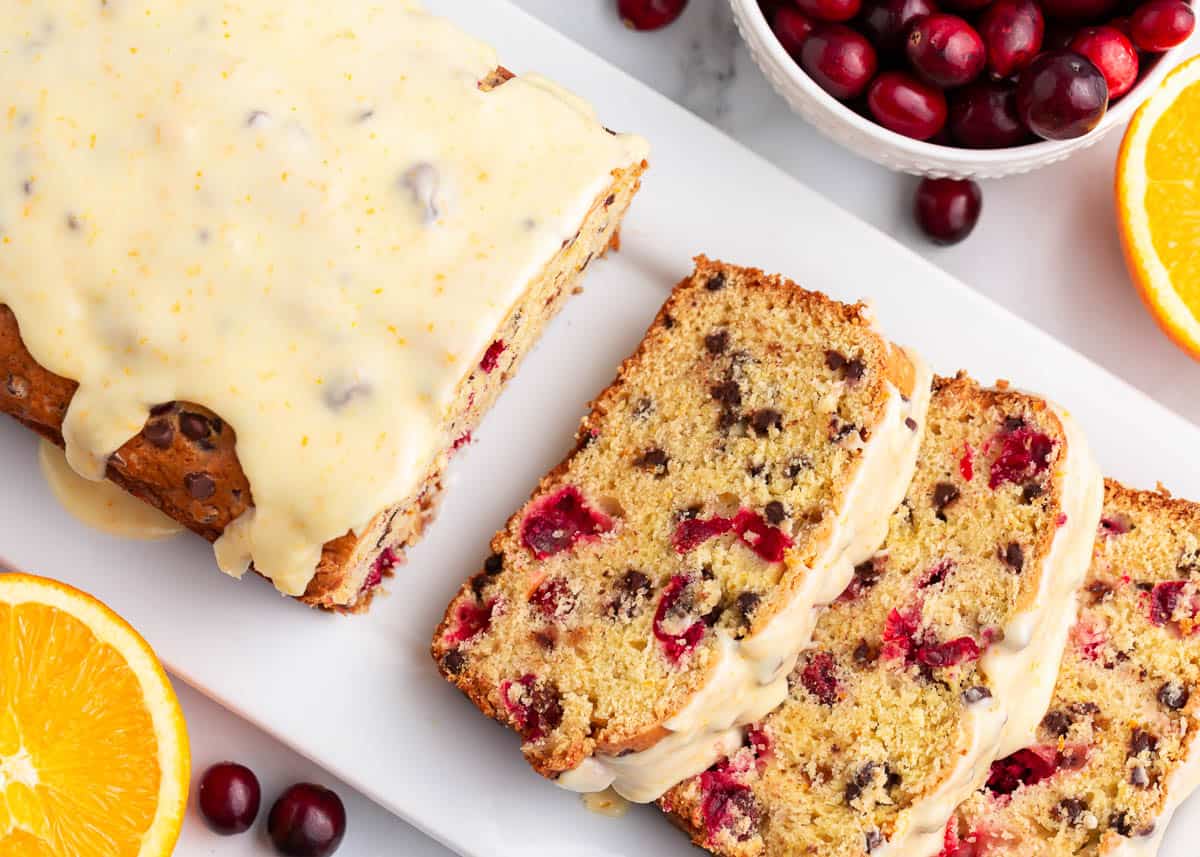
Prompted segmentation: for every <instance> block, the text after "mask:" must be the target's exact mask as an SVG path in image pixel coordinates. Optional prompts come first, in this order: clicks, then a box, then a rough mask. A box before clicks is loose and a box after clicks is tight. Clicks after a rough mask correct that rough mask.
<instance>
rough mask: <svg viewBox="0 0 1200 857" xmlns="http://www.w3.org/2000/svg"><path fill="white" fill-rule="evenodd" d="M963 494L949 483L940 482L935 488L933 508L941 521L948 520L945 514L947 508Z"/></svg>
mask: <svg viewBox="0 0 1200 857" xmlns="http://www.w3.org/2000/svg"><path fill="white" fill-rule="evenodd" d="M961 493H962V492H960V491H959V490H958V488H956V487H955V486H954V485H952V484H951V483H949V482H939V483H938V484H937V485H935V486H933V508H934V509H936V510H937V516H938V518H939V519H941V520H943V521H944V520H946V516H945V515H944V514H943V512H944V511H945V509H946V507H947V506H949V505H950V504H951V503H953V502H954V501H955V500H957V499H958V498H959V496H960V495H961Z"/></svg>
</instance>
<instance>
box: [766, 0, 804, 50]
mask: <svg viewBox="0 0 1200 857" xmlns="http://www.w3.org/2000/svg"><path fill="white" fill-rule="evenodd" d="M771 29H772V30H773V31H774V33H775V38H777V39H779V44H781V45H783V49H784V50H785V51H787V52H788V53H789V54H791V55H792V56H793V57H798V56H800V48H801V46H803V45H804V40H805V39H807V38H808V37H809V36H811V35H812V31H813V22H812V21H811V20H809V18H808V16H807V15H805V14H804V13H803V12H801V11H800V10H799V9H795V8H793V7H791V6H781V7H780V8H779V9H778V10H777V11H776V12H775V14H774V16H772V18H771Z"/></svg>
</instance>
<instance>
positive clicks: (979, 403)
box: [660, 377, 1090, 857]
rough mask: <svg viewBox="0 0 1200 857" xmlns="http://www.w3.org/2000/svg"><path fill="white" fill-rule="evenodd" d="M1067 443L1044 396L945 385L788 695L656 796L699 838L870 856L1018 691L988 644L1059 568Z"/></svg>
mask: <svg viewBox="0 0 1200 857" xmlns="http://www.w3.org/2000/svg"><path fill="white" fill-rule="evenodd" d="M1065 444H1066V437H1065V435H1064V432H1063V429H1062V426H1061V423H1060V421H1059V419H1058V418H1057V416H1056V415H1055V413H1054V412H1053V411H1052V410H1051V409H1050V408H1049V407H1048V406H1047V405H1046V403H1045V402H1044V401H1042V400H1040V399H1037V398H1034V397H1031V396H1027V395H1023V394H1020V393H1010V392H1002V391H996V390H985V389H981V388H979V387H977V386H976V385H975V384H974V382H972V381H970V380H969V379H967V378H965V377H959V378H956V379H939V380H938V381H936V382H935V385H934V394H933V398H932V400H931V402H930V407H929V416H928V428H927V430H926V433H925V438H924V441H923V444H922V447H921V452H920V456H919V459H918V464H917V472H916V475H915V477H914V479H913V481H912V483H911V485H910V487H909V491H908V494H907V497H906V499H905V500H904V503H903V504H902V505H901V506H900V507H899V508H898V509H897V510H896V512H895V513H894V514H893V516H892V519H891V522H890V528H889V533H888V538H887V541H886V543H885V544H884V546H883V548H882V549H881V550H880V552H879V553H878V554H877V555H876V557H875V558H874V559H873V560H872V561H870V562H867V563H864V564H862V565H860V566H859V567H858V568H857V569H856V570H855V577H854V580H853V582H852V583H851V584H850V586H849V587H848V588H847V589H846V591H845V592H844V593H843V595H842V596H841V597H840V598H839V599H838V601H837V602H836V603H835V604H834V605H833V606H831V607H830V608H829V610H828V611H827V612H826V613H825V614H824V615H823V616H822V618H821V620H820V621H819V622H818V624H817V628H816V632H815V634H814V640H813V647H812V648H811V649H809V650H807V651H806V652H805V653H804V654H803V655H802V656H801V658H800V661H799V663H798V664H797V666H796V668H795V670H794V671H793V673H792V674H791V676H790V678H789V689H790V695H789V697H788V699H787V701H786V702H785V703H784V704H783V706H782V707H781V708H780V709H778V710H777V711H776V712H775V713H774V714H772V715H770V716H769V717H767V718H766V719H765V720H764V721H763V722H761V723H759V724H756V725H754V726H752V727H751V728H750V729H749V730H748V731H747V737H746V742H745V746H744V748H743V749H742V750H740V751H739V752H738V753H737V754H735V755H734V756H732V757H731V758H729V759H726V760H724V761H722V762H720V763H718V764H717V765H716V766H714V767H713V768H711V769H710V770H708V771H706V772H704V773H703V774H701V775H699V776H697V777H694V778H692V779H691V780H688V781H686V782H684V783H682V784H680V785H679V786H678V787H676V788H675V789H673V790H671V791H670V792H668V793H667V794H666V795H665V796H664V797H663V798H662V799H661V801H660V805H661V806H662V808H663V809H664V810H665V811H666V812H668V813H670V814H671V815H672V819H673V820H674V821H675V822H676V823H677V824H679V825H680V826H681V827H683V828H684V829H685V830H686V831H688V832H689V833H690V834H691V835H692V837H693V839H694V841H695V842H696V844H698V845H700V846H702V847H704V848H707V849H709V850H711V851H713V852H714V853H717V854H722V855H731V857H733V856H734V855H736V857H749V855H783V854H795V855H801V854H811V855H821V857H859V855H865V854H870V853H872V852H873V851H876V850H878V849H880V848H882V847H883V846H885V844H886V843H887V842H888V841H889V839H890V838H891V837H892V835H893V833H894V832H895V831H896V830H897V829H898V828H899V827H900V826H902V825H903V823H904V822H905V821H906V819H905V815H906V814H908V813H909V812H911V811H912V809H913V807H914V806H915V805H917V804H918V803H919V802H921V801H922V800H925V799H927V798H928V797H929V796H930V795H931V794H932V793H933V791H934V790H935V789H937V788H938V787H939V786H940V785H941V784H942V783H943V781H944V780H946V778H947V777H948V776H949V773H950V771H951V769H952V768H953V767H954V765H955V764H956V762H957V761H958V760H959V758H960V757H962V756H964V755H965V754H967V753H968V750H969V747H970V743H971V739H972V729H973V726H972V724H971V722H969V717H968V712H969V711H970V709H971V708H972V706H978V705H985V706H986V705H991V704H993V703H995V702H1001V703H1002V704H1008V703H1013V702H1016V700H1007V701H1005V700H995V699H993V698H992V694H993V691H994V690H995V688H994V687H993V686H992V685H991V682H990V680H989V676H988V675H987V673H986V671H985V670H984V669H983V668H982V666H981V662H980V657H981V656H982V655H983V654H984V653H985V652H987V650H988V649H989V646H991V645H993V644H995V643H997V642H999V641H1000V640H1002V639H1003V634H1004V632H1003V629H1004V628H1005V627H1006V626H1007V625H1008V623H1009V622H1011V621H1012V620H1013V618H1014V617H1015V616H1017V615H1018V614H1019V613H1021V612H1022V611H1024V610H1027V609H1029V608H1030V607H1031V606H1032V605H1033V601H1034V597H1035V594H1036V593H1037V592H1038V588H1039V584H1040V577H1041V575H1043V574H1046V573H1049V572H1048V571H1047V570H1046V569H1044V568H1043V563H1044V560H1045V559H1046V556H1047V554H1048V552H1049V550H1050V546H1051V542H1052V540H1053V538H1054V534H1055V531H1056V529H1057V524H1058V523H1060V517H1061V514H1062V508H1061V505H1060V499H1061V492H1062V481H1063V480H1062V475H1061V473H1060V469H1061V465H1062V463H1063V460H1064V457H1065V455H1066V449H1065ZM1089 526H1090V525H1089ZM1063 621H1064V623H1067V622H1069V621H1070V619H1069V618H1066V619H1064V620H1063ZM987 761H989V759H984V760H983V762H984V764H986V762H987ZM967 788H968V789H969V788H970V786H967ZM950 806H953V804H952V803H951V804H950ZM947 809H949V807H948V808H947ZM939 823H940V822H939Z"/></svg>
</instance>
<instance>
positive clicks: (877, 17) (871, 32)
mask: <svg viewBox="0 0 1200 857" xmlns="http://www.w3.org/2000/svg"><path fill="white" fill-rule="evenodd" d="M935 11H937V10H936V9H934V7H933V3H931V2H930V0H867V2H866V3H864V4H863V11H862V15H861V16H860V17H859V20H858V24H859V29H861V30H862V31H863V32H864V33H866V35H867V38H869V39H870V40H871V42H872V43H873V44H874V45H875V47H876V48H877V49H878V50H879V53H880V54H885V55H887V56H893V55H896V54H900V53H902V52H903V50H904V41H905V37H906V36H907V35H908V29H909V27H911V26H912V25H913V22H914V21H916V20H917V19H918V18H923V17H925V16H926V15H932V14H933V13H934V12H935Z"/></svg>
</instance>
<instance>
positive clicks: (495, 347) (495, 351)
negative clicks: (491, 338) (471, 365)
mask: <svg viewBox="0 0 1200 857" xmlns="http://www.w3.org/2000/svg"><path fill="white" fill-rule="evenodd" d="M507 348H508V346H507V345H505V344H504V340H503V339H497V340H496V341H495V342H493V343H492V344H491V345H489V346H488V349H487V351H485V352H483V358H482V359H481V360H480V361H479V368H480V369H482V370H483V371H484V373H485V374H489V375H490V374H491V373H492V371H493V370H495V368H496V366H497V365H498V364H499V363H500V355H501V354H503V353H504V352H505V350H506V349H507Z"/></svg>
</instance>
